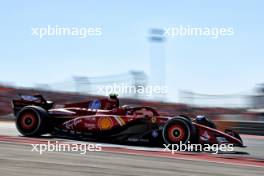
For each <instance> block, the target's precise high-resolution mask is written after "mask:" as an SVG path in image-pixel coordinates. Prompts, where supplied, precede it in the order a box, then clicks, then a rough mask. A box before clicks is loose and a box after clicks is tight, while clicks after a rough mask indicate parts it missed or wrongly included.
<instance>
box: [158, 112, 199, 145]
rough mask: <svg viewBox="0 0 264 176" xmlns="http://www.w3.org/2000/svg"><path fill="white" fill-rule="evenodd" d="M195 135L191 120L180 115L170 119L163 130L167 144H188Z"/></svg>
mask: <svg viewBox="0 0 264 176" xmlns="http://www.w3.org/2000/svg"><path fill="white" fill-rule="evenodd" d="M194 136H195V130H194V126H193V125H192V123H191V121H189V120H187V119H185V118H183V117H180V116H179V117H175V118H173V119H171V120H169V121H168V122H167V123H166V124H165V125H164V127H163V131H162V137H163V141H164V142H165V143H166V144H179V143H182V144H186V143H188V141H191V140H192V139H193V137H194Z"/></svg>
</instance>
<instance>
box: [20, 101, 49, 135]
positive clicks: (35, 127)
mask: <svg viewBox="0 0 264 176" xmlns="http://www.w3.org/2000/svg"><path fill="white" fill-rule="evenodd" d="M47 120H48V113H47V111H46V110H44V109H43V108H41V107H36V106H26V107H24V108H23V109H21V111H20V112H19V113H18V115H17V118H16V127H17V129H18V131H19V132H20V133H21V134H22V135H24V136H40V135H42V134H45V133H46V132H47V128H46V124H47Z"/></svg>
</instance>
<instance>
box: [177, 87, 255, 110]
mask: <svg viewBox="0 0 264 176" xmlns="http://www.w3.org/2000/svg"><path fill="white" fill-rule="evenodd" d="M251 98H252V96H251V95H246V94H242V93H237V94H218V95H217V94H216V95H213V94H204V93H197V92H192V91H184V90H181V91H179V99H180V102H182V103H185V104H188V105H190V106H193V107H232V108H247V107H250V106H252V104H251Z"/></svg>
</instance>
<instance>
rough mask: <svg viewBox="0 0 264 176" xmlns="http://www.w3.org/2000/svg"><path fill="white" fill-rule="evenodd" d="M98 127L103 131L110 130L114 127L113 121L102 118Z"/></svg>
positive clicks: (108, 118) (109, 118)
mask: <svg viewBox="0 0 264 176" xmlns="http://www.w3.org/2000/svg"><path fill="white" fill-rule="evenodd" d="M98 126H99V128H100V129H101V130H108V129H110V128H112V127H113V121H112V119H111V117H100V118H99V120H98Z"/></svg>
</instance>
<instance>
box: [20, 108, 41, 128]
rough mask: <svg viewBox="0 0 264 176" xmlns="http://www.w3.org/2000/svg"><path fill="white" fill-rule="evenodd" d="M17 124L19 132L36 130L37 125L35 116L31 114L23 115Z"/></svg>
mask: <svg viewBox="0 0 264 176" xmlns="http://www.w3.org/2000/svg"><path fill="white" fill-rule="evenodd" d="M19 124H20V127H21V130H23V131H26V132H30V131H33V130H35V129H36V127H37V124H38V119H37V116H36V115H35V114H34V113H32V112H26V113H23V114H22V115H21V117H20V120H19Z"/></svg>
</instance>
